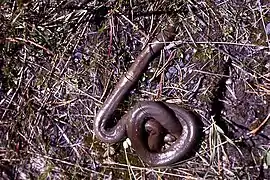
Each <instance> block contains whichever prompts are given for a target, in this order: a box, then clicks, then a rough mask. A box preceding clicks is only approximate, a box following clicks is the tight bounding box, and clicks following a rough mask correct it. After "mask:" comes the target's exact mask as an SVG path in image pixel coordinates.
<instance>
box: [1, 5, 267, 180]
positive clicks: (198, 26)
mask: <svg viewBox="0 0 270 180" xmlns="http://www.w3.org/2000/svg"><path fill="white" fill-rule="evenodd" d="M0 20H1V21H0V48H1V51H0V53H1V55H0V177H1V178H0V179H200V178H202V179H270V170H269V166H270V141H269V140H270V128H269V121H270V120H269V118H270V117H269V116H270V106H269V100H270V61H269V57H270V41H269V38H270V3H269V1H267V0H264V1H262V0H256V1H252V0H246V1H240V0H232V1H226V0H216V1H211V0H209V1H192V0H190V1H169V0H163V1H115V0H110V1H85V0H84V1H77V0H70V1H66V0H59V1H55V0H51V1H47V0H45V1H31V0H17V1H11V0H0ZM168 20H172V21H174V23H175V26H176V27H177V36H176V38H175V41H174V42H172V43H171V44H170V48H167V50H166V51H164V52H165V56H160V57H158V58H156V59H155V60H154V61H153V62H152V63H151V64H150V65H149V68H148V70H147V71H146V72H145V74H144V75H143V76H142V78H141V80H140V81H139V83H138V85H137V86H136V87H135V89H134V90H133V91H132V92H131V93H130V95H129V97H127V99H126V101H125V102H123V104H122V105H121V107H120V110H121V109H125V110H128V109H129V108H130V107H131V106H132V105H133V104H134V103H136V102H137V101H140V100H162V101H166V102H173V103H176V104H179V105H181V106H184V107H186V108H188V109H191V110H193V111H194V112H196V113H197V114H198V115H199V117H200V119H201V120H202V122H203V124H204V134H205V135H204V137H203V140H202V142H201V144H200V148H199V149H198V151H197V153H196V154H195V155H194V156H192V157H191V158H189V159H187V160H185V161H183V162H180V163H179V164H177V165H174V166H172V167H164V168H148V167H147V166H146V165H145V164H144V163H143V162H142V161H141V160H140V159H139V158H138V157H137V156H136V153H135V152H134V151H133V150H132V148H127V149H124V148H123V144H122V143H121V142H119V143H117V144H114V145H110V144H105V143H102V142H100V141H99V140H97V139H96V138H95V136H94V134H93V127H92V125H93V119H94V117H95V114H96V112H97V110H98V109H99V108H100V107H101V105H102V103H103V102H104V100H105V99H106V97H107V96H108V94H109V93H110V92H111V90H112V89H113V88H114V85H115V83H116V82H117V81H118V80H119V78H120V77H121V75H122V74H123V73H124V72H126V71H127V69H128V68H129V67H130V65H131V64H132V62H133V60H134V59H135V58H136V56H137V55H138V53H139V52H140V51H141V49H142V47H143V46H144V45H145V43H147V41H148V39H151V38H152V37H154V36H155V35H156V34H157V33H158V32H159V30H160V29H162V28H164V27H165V26H166V24H167V23H168Z"/></svg>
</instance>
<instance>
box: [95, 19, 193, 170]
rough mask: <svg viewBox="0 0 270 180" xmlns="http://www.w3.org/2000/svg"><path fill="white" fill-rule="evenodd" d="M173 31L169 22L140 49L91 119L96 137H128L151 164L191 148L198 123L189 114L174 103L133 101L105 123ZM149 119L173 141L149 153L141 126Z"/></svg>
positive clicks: (173, 160)
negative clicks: (123, 112)
mask: <svg viewBox="0 0 270 180" xmlns="http://www.w3.org/2000/svg"><path fill="white" fill-rule="evenodd" d="M174 31H175V28H174V26H173V24H170V25H169V26H168V27H167V28H166V29H165V30H164V31H163V32H161V33H159V34H158V35H157V37H156V38H155V39H154V40H153V41H152V43H150V44H148V45H147V46H146V47H145V48H144V49H143V51H142V52H141V53H140V54H139V56H138V57H137V58H136V59H135V61H134V63H133V64H132V65H131V67H130V69H129V70H128V72H127V73H126V75H124V76H123V77H122V78H121V79H120V81H119V82H118V83H117V85H116V87H115V89H114V90H113V91H112V93H111V94H110V95H109V97H108V98H107V99H106V100H105V102H104V104H103V106H102V108H101V109H100V110H99V112H98V113H97V115H96V117H95V120H94V132H95V134H96V136H97V138H98V139H100V140H101V141H103V142H108V143H116V142H119V141H121V140H123V139H124V138H125V137H126V136H128V137H129V138H130V140H131V143H132V147H133V148H134V149H135V151H136V153H137V154H138V155H139V156H140V157H141V158H142V160H143V161H145V162H146V163H147V164H149V165H151V166H164V165H170V164H173V163H176V162H177V161H179V160H180V159H182V158H184V157H185V156H186V154H187V153H189V152H190V151H191V150H192V149H193V147H194V145H195V144H196V142H197V136H198V125H197V121H196V117H195V116H194V115H193V114H191V113H190V112H188V111H186V110H185V109H183V108H180V107H178V106H177V105H174V104H168V103H162V102H152V101H143V102H139V103H137V104H136V105H135V106H134V107H133V108H132V109H131V110H130V111H129V112H128V113H127V114H126V115H124V116H123V117H122V118H121V119H120V120H119V121H118V122H117V124H116V125H115V126H114V127H112V128H108V127H107V126H108V122H109V121H112V117H111V116H112V114H113V113H114V111H115V110H116V108H117V106H118V105H119V103H120V102H121V101H122V100H123V99H124V96H125V94H126V93H127V92H128V91H130V89H131V87H132V86H133V85H134V84H135V83H136V82H137V81H138V79H139V78H140V76H141V75H142V73H143V71H144V69H145V68H146V67H147V65H148V64H149V62H150V61H151V60H153V59H154V57H155V56H156V55H157V53H158V52H160V51H161V49H163V47H164V45H165V43H166V42H167V41H170V40H173V39H174V36H175V33H174ZM149 119H152V120H155V121H156V122H158V123H154V124H155V125H154V126H155V127H154V129H156V131H159V130H161V128H164V129H165V130H166V131H167V132H168V133H169V134H171V135H173V136H174V137H176V141H175V142H174V143H172V145H171V146H170V147H169V148H166V149H165V150H164V151H158V152H153V150H152V148H151V147H150V145H149V144H151V142H148V144H147V143H146V142H145V140H146V136H147V134H146V131H145V128H144V127H145V126H146V124H147V121H148V120H149ZM149 122H150V121H149ZM149 124H151V123H149ZM149 124H148V125H149ZM152 124H153V123H152ZM149 126H151V125H149ZM154 134H155V135H156V136H152V137H155V138H152V139H154V140H159V139H160V137H161V134H162V132H155V133H154ZM149 137H150V136H149ZM163 137H164V136H163ZM150 140H151V137H150V138H148V141H150ZM152 145H153V147H154V146H156V145H157V142H152ZM157 147H160V145H157ZM155 148H156V147H155Z"/></svg>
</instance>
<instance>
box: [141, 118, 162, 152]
mask: <svg viewBox="0 0 270 180" xmlns="http://www.w3.org/2000/svg"><path fill="white" fill-rule="evenodd" d="M145 130H146V132H147V134H148V141H147V144H148V147H149V150H150V151H152V152H160V151H161V148H162V146H163V145H164V137H165V134H166V133H165V129H164V128H163V126H162V125H161V124H160V123H159V122H158V121H156V120H154V119H149V120H147V121H146V123H145Z"/></svg>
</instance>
